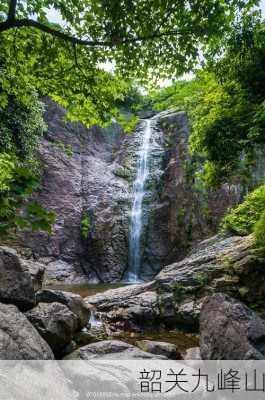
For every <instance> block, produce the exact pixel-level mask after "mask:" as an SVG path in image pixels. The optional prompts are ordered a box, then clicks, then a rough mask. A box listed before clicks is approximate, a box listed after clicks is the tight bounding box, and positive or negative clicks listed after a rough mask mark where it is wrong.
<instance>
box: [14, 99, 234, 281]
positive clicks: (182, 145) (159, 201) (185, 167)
mask: <svg viewBox="0 0 265 400" xmlns="http://www.w3.org/2000/svg"><path fill="white" fill-rule="evenodd" d="M45 104H46V113H45V120H46V123H47V126H48V131H47V133H46V134H45V136H44V138H43V139H42V141H41V144H40V146H39V150H38V153H39V158H40V161H41V166H42V171H43V173H42V181H41V185H40V190H39V191H38V192H37V193H35V199H36V200H37V201H38V202H39V203H40V204H41V205H42V206H43V207H45V208H47V209H49V210H53V211H55V213H56V215H57V218H56V223H55V226H54V229H53V233H52V235H48V234H45V233H31V232H23V234H21V236H20V239H18V240H17V243H16V244H14V243H13V244H12V246H15V247H16V248H17V249H18V250H19V251H20V252H22V254H23V256H27V257H28V258H34V259H35V260H40V261H41V262H42V263H44V264H46V266H47V268H46V271H47V276H48V278H49V279H56V280H59V281H64V282H66V283H73V282H75V283H80V282H86V281H90V282H98V281H101V282H102V281H103V282H116V281H119V280H121V279H123V277H124V276H125V273H126V269H127V268H128V228H129V218H130V210H131V204H132V186H133V180H134V177H135V174H136V166H137V157H138V151H139V147H140V144H141V140H142V124H143V121H141V120H140V122H139V124H138V127H137V128H136V130H135V132H134V133H133V134H131V135H124V134H123V132H122V130H121V128H120V127H119V126H118V125H117V124H113V125H112V126H110V127H109V128H107V129H101V128H99V127H96V126H93V127H91V128H90V129H86V128H85V127H84V126H83V125H82V124H73V123H67V122H65V120H64V117H65V111H64V110H63V108H61V107H59V106H58V105H57V104H55V103H54V102H52V101H51V100H49V99H46V100H45ZM156 118H157V120H156V123H155V124H154V128H153V131H152V139H151V150H150V160H149V161H150V174H149V177H148V180H147V184H146V196H145V199H144V204H143V239H142V243H141V245H142V253H143V257H142V270H141V277H142V278H143V279H144V280H149V279H152V278H153V276H154V275H155V274H156V273H157V272H159V270H160V269H161V268H163V267H164V266H165V265H168V264H170V263H172V262H175V261H177V260H180V259H182V258H183V257H184V256H186V254H187V253H188V251H189V250H190V248H192V247H194V245H196V243H197V242H199V241H200V240H202V239H203V238H206V237H209V236H211V235H212V234H215V233H216V230H217V227H218V224H219V221H220V219H221V218H222V216H223V215H224V214H225V212H226V210H227V209H228V208H229V207H231V206H233V205H234V204H236V203H237V202H238V201H239V199H240V195H241V193H240V190H239V189H238V187H228V186H223V187H222V188H221V189H219V190H217V191H208V192H205V191H203V189H202V187H201V185H200V182H199V181H198V180H196V178H195V176H194V171H191V169H192V162H191V160H190V157H189V154H188V140H189V122H188V118H187V115H186V114H185V113H184V112H177V113H161V114H159V115H158V116H156ZM85 219H86V223H87V224H88V225H89V226H88V229H87V232H85V233H84V232H83V234H82V232H81V231H82V224H83V221H84V220H85Z"/></svg>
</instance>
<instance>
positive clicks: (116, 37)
mask: <svg viewBox="0 0 265 400" xmlns="http://www.w3.org/2000/svg"><path fill="white" fill-rule="evenodd" d="M257 3H258V1H257V0H248V1H243V0H218V1H212V0H203V1H202V0H190V1H188V2H187V1H184V0H183V1H182V0H179V1H177V2H176V1H172V0H123V1H122V0H80V1H74V0H67V1H53V0H29V1H20V0H10V1H7V0H5V1H3V0H2V1H1V4H0V37H1V41H0V54H1V56H0V57H1V58H0V91H1V92H0V107H5V106H6V105H7V102H8V100H7V97H8V95H9V94H12V95H15V96H17V97H19V99H20V100H21V101H22V102H27V101H29V98H30V94H31V93H32V89H36V90H37V91H38V92H39V93H40V94H42V95H49V96H51V97H52V98H53V99H55V100H56V101H57V102H59V103H60V104H62V105H64V106H65V107H66V108H67V109H68V116H69V118H70V119H71V120H82V121H83V122H85V123H86V124H87V125H90V124H93V123H102V124H104V123H105V124H107V123H109V121H110V120H111V118H112V117H113V116H115V115H117V108H116V107H115V101H116V100H119V99H120V100H121V99H122V98H123V97H124V93H126V91H127V89H128V83H127V82H128V80H130V79H133V78H134V79H135V78H137V79H141V80H142V82H145V81H146V80H147V81H149V80H150V79H153V78H154V77H156V78H163V77H165V76H172V75H178V74H182V73H183V72H186V71H188V70H190V69H191V68H192V67H193V66H194V65H195V64H196V63H198V61H199V59H200V57H201V55H202V54H204V53H205V52H206V51H208V50H209V49H211V50H213V49H215V48H216V47H217V46H218V44H219V43H220V41H221V40H222V39H223V38H224V36H225V35H227V34H228V33H229V32H230V31H231V29H232V27H233V23H234V22H235V21H236V20H238V19H240V18H241V16H242V15H243V14H245V13H247V12H248V11H249V10H250V9H251V7H253V6H254V5H255V4H257ZM49 9H54V10H56V11H57V12H58V13H59V14H60V16H61V19H62V21H63V24H60V25H59V24H55V23H51V22H50V21H49V20H48V18H47V11H48V10H49ZM106 62H108V63H111V64H112V65H113V67H114V68H115V73H111V72H107V71H106V70H104V68H103V67H102V66H103V65H104V63H106Z"/></svg>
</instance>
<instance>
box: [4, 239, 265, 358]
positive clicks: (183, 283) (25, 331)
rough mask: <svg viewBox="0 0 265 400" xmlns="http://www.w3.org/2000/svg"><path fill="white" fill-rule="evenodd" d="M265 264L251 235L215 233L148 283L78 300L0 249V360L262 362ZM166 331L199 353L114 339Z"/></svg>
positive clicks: (37, 265)
mask: <svg viewBox="0 0 265 400" xmlns="http://www.w3.org/2000/svg"><path fill="white" fill-rule="evenodd" d="M264 265H265V264H264V259H262V258H260V256H259V257H257V256H256V253H255V251H253V249H252V237H251V236H249V237H229V238H224V237H220V236H217V237H213V238H212V239H210V240H207V241H204V242H202V243H201V244H200V245H199V246H198V247H197V249H196V250H194V251H193V252H192V253H191V254H190V256H188V257H186V258H185V259H183V260H182V261H181V262H178V263H175V264H172V265H169V266H167V267H166V268H165V269H164V270H163V271H161V272H160V273H159V274H158V275H157V276H156V277H155V279H154V280H153V281H151V282H149V283H143V284H139V285H132V286H127V287H122V288H118V289H112V290H109V291H106V292H104V293H99V294H97V295H95V296H92V297H88V298H85V299H82V298H81V297H80V296H78V295H76V294H73V293H69V292H63V291H59V290H51V289H45V288H41V286H42V279H43V275H44V269H45V266H44V265H41V264H40V263H35V264H34V263H33V262H30V263H29V265H27V260H24V259H21V257H19V256H18V255H17V254H16V252H15V251H14V250H13V249H10V248H6V247H0V313H1V318H0V358H1V359H53V358H54V357H55V358H63V357H64V358H66V359H83V360H89V359H94V358H109V359H115V358H119V359H134V358H140V359H152V358H158V359H182V358H187V357H188V358H194V359H198V358H200V357H202V358H203V359H264V357H265V322H264V319H263V318H262V316H263V315H264V308H263V307H264V291H265V284H264V280H265V274H264ZM243 303H244V304H243ZM246 304H248V305H249V307H251V308H252V309H253V308H256V309H257V311H258V312H259V315H258V314H257V313H255V312H254V311H253V310H251V309H250V308H248V307H247V306H246ZM91 312H92V313H93V315H96V317H97V318H98V319H100V321H101V325H100V326H99V327H98V330H97V329H95V328H93V327H91V326H90V324H89V319H90V315H91ZM169 329H171V330H174V329H175V330H176V329H177V330H178V331H183V332H186V333H187V332H190V333H192V332H193V333H194V332H195V333H197V334H198V333H199V335H200V349H198V348H194V349H189V350H188V351H187V352H183V351H182V352H180V351H179V350H178V348H177V347H176V346H175V345H174V344H170V343H167V342H163V341H151V340H138V341H136V342H135V344H134V345H132V344H131V343H127V342H126V341H124V340H122V341H121V340H117V339H115V336H119V335H120V334H121V332H123V333H124V332H130V333H132V332H138V333H139V332H141V334H142V335H144V334H145V333H148V332H150V331H159V330H160V331H161V332H163V330H167V331H168V330H169ZM220 332H222V335H220ZM239 336H240V340H239Z"/></svg>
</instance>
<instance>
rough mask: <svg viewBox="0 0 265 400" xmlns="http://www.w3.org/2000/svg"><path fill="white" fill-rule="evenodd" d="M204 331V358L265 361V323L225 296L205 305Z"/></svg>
mask: <svg viewBox="0 0 265 400" xmlns="http://www.w3.org/2000/svg"><path fill="white" fill-rule="evenodd" d="M200 330H201V346H200V347H201V356H202V359H207V360H251V359H252V360H263V359H265V320H263V319H261V318H260V317H259V316H258V315H257V314H256V313H255V312H253V311H252V310H250V309H249V308H247V307H246V306H245V305H244V304H242V303H241V302H239V301H238V300H235V299H233V298H231V297H229V296H227V295H225V294H222V293H217V294H214V295H213V296H211V297H210V298H209V299H208V300H207V301H206V302H205V303H204V305H203V307H202V311H201V318H200Z"/></svg>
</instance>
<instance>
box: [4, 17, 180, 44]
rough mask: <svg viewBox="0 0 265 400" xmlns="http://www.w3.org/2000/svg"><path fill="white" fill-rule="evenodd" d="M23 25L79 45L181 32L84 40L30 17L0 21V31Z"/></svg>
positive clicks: (128, 40)
mask: <svg viewBox="0 0 265 400" xmlns="http://www.w3.org/2000/svg"><path fill="white" fill-rule="evenodd" d="M23 27H31V28H35V29H38V30H40V31H42V32H45V33H48V34H50V35H52V36H55V37H58V38H60V39H62V40H64V41H66V42H71V43H72V44H74V45H77V44H78V45H81V46H102V47H114V46H117V45H120V44H127V43H136V42H145V41H148V40H152V39H156V38H161V37H164V36H173V35H180V34H181V32H179V31H176V30H172V31H167V32H160V33H159V32H157V33H153V34H150V35H148V36H138V37H135V38H115V39H113V40H112V41H100V40H86V39H79V38H77V37H74V36H71V35H68V34H67V33H64V32H61V31H59V30H57V29H55V28H52V27H51V26H47V25H45V24H42V23H40V22H38V21H34V20H32V19H18V20H16V19H7V20H6V21H5V22H1V23H0V33H1V32H4V31H7V30H10V29H13V28H23Z"/></svg>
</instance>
